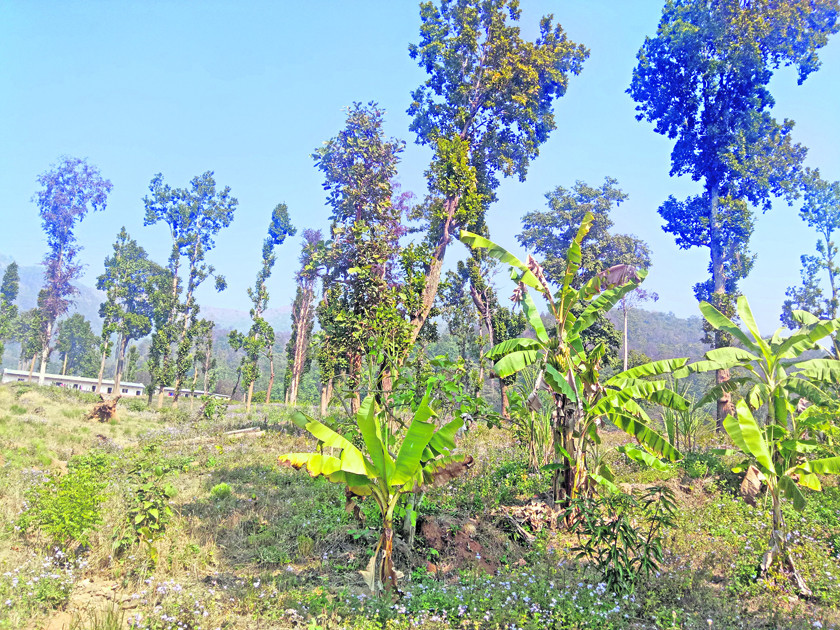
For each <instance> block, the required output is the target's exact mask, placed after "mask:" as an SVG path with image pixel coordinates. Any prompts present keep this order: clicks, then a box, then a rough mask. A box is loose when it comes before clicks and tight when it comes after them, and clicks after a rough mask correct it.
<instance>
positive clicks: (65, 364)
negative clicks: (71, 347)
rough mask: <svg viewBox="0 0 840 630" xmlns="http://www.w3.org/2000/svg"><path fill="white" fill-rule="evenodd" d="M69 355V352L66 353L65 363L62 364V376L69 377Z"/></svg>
mask: <svg viewBox="0 0 840 630" xmlns="http://www.w3.org/2000/svg"><path fill="white" fill-rule="evenodd" d="M68 354H69V352H65V353H64V362H63V363H62V364H61V375H62V376H66V375H67V355H68Z"/></svg>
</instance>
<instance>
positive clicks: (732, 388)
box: [694, 376, 757, 408]
mask: <svg viewBox="0 0 840 630" xmlns="http://www.w3.org/2000/svg"><path fill="white" fill-rule="evenodd" d="M744 383H752V379H751V378H749V377H748V376H739V377H737V378H730V379H729V380H728V381H724V382H723V383H718V384H717V385H715V386H714V387H712V388H710V389H709V391H707V392H706V393H705V394H704V395H703V397H702V398H701V399H700V400H698V401H697V402H696V403H694V406H695V407H702V406H703V405H707V404H709V403H710V402H714V401H715V400H720V398H721V397H722V396H723V395H724V394H729V393H730V392H736V391H738V388H739V387H740V386H741V385H743V384H744ZM756 408H757V407H756Z"/></svg>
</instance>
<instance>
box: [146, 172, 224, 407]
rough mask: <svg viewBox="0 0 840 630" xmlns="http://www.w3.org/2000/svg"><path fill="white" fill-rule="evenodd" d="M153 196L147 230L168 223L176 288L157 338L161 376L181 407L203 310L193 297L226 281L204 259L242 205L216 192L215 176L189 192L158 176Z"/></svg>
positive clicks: (148, 205)
mask: <svg viewBox="0 0 840 630" xmlns="http://www.w3.org/2000/svg"><path fill="white" fill-rule="evenodd" d="M149 191H150V192H151V193H152V195H151V197H149V196H146V197H144V198H143V202H144V203H145V206H146V217H145V219H144V225H154V224H156V223H159V222H163V223H166V225H167V226H168V227H169V233H170V236H171V238H172V250H171V253H170V255H169V262H168V270H169V273H170V276H171V281H172V287H171V291H170V296H171V299H170V302H171V304H172V309H171V310H170V312H169V315H168V317H167V319H166V323H165V324H164V326H165V328H164V329H163V330H162V334H161V336H160V339H159V343H160V346H161V347H160V348H159V352H160V362H161V374H162V376H164V378H166V379H169V378H171V382H172V384H173V386H174V387H175V393H174V397H173V405H176V406H177V404H178V398H179V397H180V393H181V386H182V384H183V381H184V377H185V376H186V373H187V371H188V370H189V368H190V365H191V364H192V358H191V356H190V349H191V348H192V335H191V333H192V332H193V331H192V329H193V327H194V326H195V325H196V323H197V322H198V312H199V306H198V303H197V302H196V298H195V292H196V290H197V289H198V287H199V286H200V285H201V284H202V283H203V282H204V281H205V280H206V279H207V278H208V277H210V276H215V279H216V289H217V290H219V291H221V290H223V289H224V288H225V286H226V284H225V280H224V278H223V277H222V276H218V275H215V269H214V267H213V266H212V265H210V264H208V263H207V262H205V256H206V255H207V252H209V251H210V250H211V249H213V247H215V245H216V243H215V241H214V238H215V236H216V234H218V232H219V230H221V229H222V228H226V227H227V226H229V225H230V223H231V221H233V214H234V211H235V210H236V206H237V205H239V202H238V201H237V200H236V199H235V198H234V197H231V195H230V187H229V186H226V187H225V188H224V189H222V190H220V191H217V190H216V180H215V179H214V178H213V171H207V172H205V173H204V174H203V175H200V176H196V177H194V178H193V179H192V180H191V181H190V185H189V187H188V188H171V187H170V186H169V185H168V184H164V182H163V175H161V174H160V173H158V174H157V175H155V176H154V177H153V178H152V181H151V183H150V184H149ZM182 258H184V259H185V262H184V266H185V267H186V269H185V276H186V279H185V280H182V279H181V277H180V275H179V274H180V272H181V259H182ZM181 290H183V291H184V302H183V303H179V301H178V294H179V292H180V291H181ZM165 385H166V381H165V380H164V381H161V382H160V383H159V385H158V387H159V395H158V406H160V405H161V404H162V403H163V388H164V386H165Z"/></svg>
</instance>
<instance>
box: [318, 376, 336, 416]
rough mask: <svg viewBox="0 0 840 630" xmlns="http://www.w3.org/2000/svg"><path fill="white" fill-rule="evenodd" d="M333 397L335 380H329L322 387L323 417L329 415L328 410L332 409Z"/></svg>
mask: <svg viewBox="0 0 840 630" xmlns="http://www.w3.org/2000/svg"><path fill="white" fill-rule="evenodd" d="M332 395H333V379H329V380H328V381H327V382H326V383H324V384H323V385H322V387H321V410H320V411H321V417H322V418H323V417H324V416H326V415H327V410H329V408H330V401H331V400H332Z"/></svg>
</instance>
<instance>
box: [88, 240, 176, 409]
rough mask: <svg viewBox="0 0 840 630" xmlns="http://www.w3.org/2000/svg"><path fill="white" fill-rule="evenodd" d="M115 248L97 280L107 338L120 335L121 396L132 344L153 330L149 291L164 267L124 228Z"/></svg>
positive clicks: (117, 382)
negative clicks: (152, 281) (154, 277)
mask: <svg viewBox="0 0 840 630" xmlns="http://www.w3.org/2000/svg"><path fill="white" fill-rule="evenodd" d="M113 247H114V253H113V254H112V255H111V256H108V257H106V258H105V272H104V273H103V274H102V275H100V276H99V277H98V278H97V279H96V288H97V289H99V290H100V291H104V292H105V297H106V300H105V302H103V303H102V304H101V305H100V306H99V316H100V317H102V318H103V335H104V334H106V332H107V334H108V335H109V336H110V335H111V334H114V333H116V334H117V339H118V341H117V345H116V365H115V366H114V392H115V393H117V394H118V393H119V387H120V380H121V379H122V374H123V371H124V364H125V350H126V347H127V346H128V343H129V342H130V341H131V340H133V339H140V338H141V337H145V336H146V335H148V334H149V333H150V332H151V330H152V310H153V309H152V302H151V300H150V298H149V295H148V289H149V282H150V280H151V278H152V276H153V275H156V274H159V273H160V267H159V265H157V264H155V263H154V262H152V261H151V260H149V257H148V254H146V250H145V249H143V248H142V247H140V246H139V245H138V244H137V241H135V240H134V239H132V238H131V236H129V234H128V232H126V229H125V228H124V227H123V228H122V230H120V232H119V234H117V240H116V241H115V242H114V246H113ZM103 358H104V357H103ZM100 373H101V369H100ZM100 378H101V377H100Z"/></svg>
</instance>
